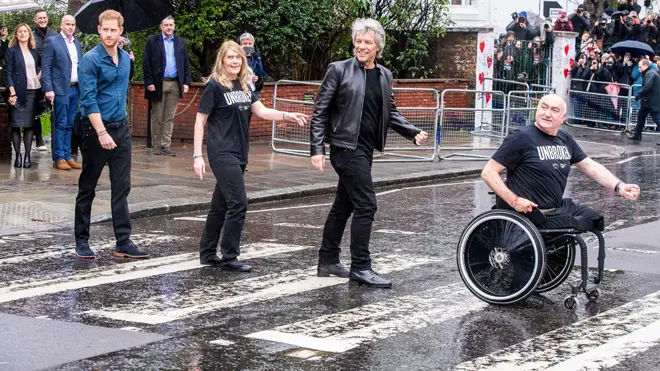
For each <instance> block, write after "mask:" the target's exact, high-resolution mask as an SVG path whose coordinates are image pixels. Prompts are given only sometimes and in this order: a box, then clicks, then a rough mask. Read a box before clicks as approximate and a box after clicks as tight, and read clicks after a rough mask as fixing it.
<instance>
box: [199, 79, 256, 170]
mask: <svg viewBox="0 0 660 371" xmlns="http://www.w3.org/2000/svg"><path fill="white" fill-rule="evenodd" d="M257 100H259V98H257V96H256V94H254V92H252V91H249V92H246V91H244V90H243V89H241V85H240V84H239V82H238V81H237V80H236V81H234V87H233V89H227V88H226V87H224V86H222V84H220V83H219V82H218V81H217V80H216V79H211V80H209V82H208V83H207V84H206V86H204V91H203V92H202V98H201V99H200V102H199V108H198V110H197V112H200V113H206V114H208V115H209V118H208V125H209V135H208V146H207V152H208V156H209V164H210V165H211V167H214V166H223V165H246V164H247V161H248V151H249V149H250V147H249V137H248V129H249V127H250V119H251V118H252V110H251V108H252V103H254V102H256V101H257Z"/></svg>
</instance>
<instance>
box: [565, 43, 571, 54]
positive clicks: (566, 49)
mask: <svg viewBox="0 0 660 371" xmlns="http://www.w3.org/2000/svg"><path fill="white" fill-rule="evenodd" d="M569 50H571V48H570V47H569V46H568V45H566V46H564V53H566V55H568V51H569Z"/></svg>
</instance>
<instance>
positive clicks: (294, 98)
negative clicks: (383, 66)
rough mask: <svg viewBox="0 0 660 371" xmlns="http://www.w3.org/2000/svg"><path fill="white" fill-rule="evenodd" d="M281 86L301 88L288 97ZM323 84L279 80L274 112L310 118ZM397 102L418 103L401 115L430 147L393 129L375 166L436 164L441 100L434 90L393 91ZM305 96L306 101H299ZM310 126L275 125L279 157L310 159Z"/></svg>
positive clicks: (402, 109) (275, 148)
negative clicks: (422, 133)
mask: <svg viewBox="0 0 660 371" xmlns="http://www.w3.org/2000/svg"><path fill="white" fill-rule="evenodd" d="M281 84H287V85H299V86H301V88H297V89H294V93H292V94H290V95H289V96H287V97H283V96H281V95H278V94H279V93H278V92H280V91H281V89H278V88H279V86H280V85H281ZM320 86H321V84H320V83H316V82H307V81H293V80H280V81H277V82H276V83H275V90H274V93H273V108H274V109H278V110H283V111H292V112H302V113H306V114H308V115H309V116H310V117H311V115H312V111H313V109H314V102H315V96H316V94H317V92H318V88H319V87H320ZM393 90H394V97H395V100H396V97H397V95H399V94H406V95H408V94H410V95H412V96H414V97H415V101H416V102H419V105H420V106H419V107H397V108H398V110H399V112H401V114H403V116H404V117H406V119H407V120H408V121H409V122H410V123H411V124H413V125H415V126H416V127H417V128H419V129H421V130H424V131H426V132H427V133H428V134H429V140H428V142H427V144H424V145H420V146H415V145H414V144H413V143H412V141H410V140H408V139H406V138H403V137H402V136H401V135H399V134H398V133H396V132H394V130H392V129H391V128H390V129H389V131H388V134H387V141H386V143H385V148H384V150H383V153H381V154H378V155H376V156H374V157H375V159H374V161H376V162H408V161H433V160H434V159H435V154H436V149H437V146H438V142H437V140H436V133H437V128H438V116H439V108H440V96H439V94H438V91H437V90H435V89H421V88H420V89H415V88H394V89H393ZM300 96H303V97H304V98H303V100H301V99H300ZM309 140H310V124H309V122H308V123H307V124H305V125H304V126H299V125H296V124H292V123H286V124H283V123H281V122H276V121H273V126H272V139H271V147H272V149H273V151H274V152H276V153H285V154H290V155H296V156H309Z"/></svg>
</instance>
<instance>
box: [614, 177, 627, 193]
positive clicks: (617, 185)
mask: <svg viewBox="0 0 660 371" xmlns="http://www.w3.org/2000/svg"><path fill="white" fill-rule="evenodd" d="M623 184H625V183H623V182H622V181H620V180H619V182H618V183H617V184H616V185H615V186H614V192H616V193H619V189H621V186H622V185H623Z"/></svg>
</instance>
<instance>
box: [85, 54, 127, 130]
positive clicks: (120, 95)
mask: <svg viewBox="0 0 660 371" xmlns="http://www.w3.org/2000/svg"><path fill="white" fill-rule="evenodd" d="M117 49H118V51H119V56H118V60H119V63H118V65H117V66H115V64H114V62H113V61H112V57H111V56H110V55H108V52H106V51H105V48H104V47H103V45H102V44H101V43H99V44H98V45H97V46H95V47H94V48H93V49H92V50H90V51H89V52H87V53H86V54H85V55H83V57H82V59H81V60H80V64H79V65H78V81H79V87H80V101H81V102H80V104H81V107H80V112H81V114H82V116H83V117H88V116H89V114H91V113H100V114H101V119H103V120H104V121H119V120H123V119H125V118H126V95H127V93H128V78H129V74H130V72H131V60H130V58H129V57H128V53H127V52H125V51H123V50H121V49H119V48H117Z"/></svg>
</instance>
